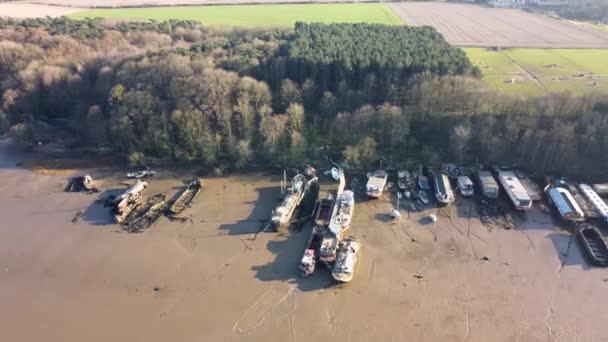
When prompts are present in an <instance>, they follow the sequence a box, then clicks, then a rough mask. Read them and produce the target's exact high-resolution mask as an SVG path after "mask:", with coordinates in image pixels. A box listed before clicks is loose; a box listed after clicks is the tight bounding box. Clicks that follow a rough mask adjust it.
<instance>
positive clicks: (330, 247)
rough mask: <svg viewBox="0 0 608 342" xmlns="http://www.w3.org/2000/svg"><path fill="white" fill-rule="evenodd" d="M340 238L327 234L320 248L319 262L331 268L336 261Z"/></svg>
mask: <svg viewBox="0 0 608 342" xmlns="http://www.w3.org/2000/svg"><path fill="white" fill-rule="evenodd" d="M338 240H339V239H338V237H336V235H334V234H333V233H331V232H327V233H326V234H325V235H324V236H323V240H322V241H321V247H320V248H319V261H320V262H322V263H323V264H325V265H327V266H329V265H331V264H333V263H334V261H336V250H337V249H338Z"/></svg>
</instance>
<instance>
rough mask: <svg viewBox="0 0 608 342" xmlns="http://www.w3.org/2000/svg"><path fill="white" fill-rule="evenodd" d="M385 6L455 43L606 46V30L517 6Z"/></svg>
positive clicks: (552, 46) (437, 4)
mask: <svg viewBox="0 0 608 342" xmlns="http://www.w3.org/2000/svg"><path fill="white" fill-rule="evenodd" d="M388 6H389V7H390V8H391V9H393V11H395V13H396V14H397V15H398V16H399V17H401V19H402V20H403V21H404V22H405V23H406V24H407V25H411V26H423V25H430V26H434V27H435V28H436V29H437V30H438V31H439V32H441V33H442V34H443V35H444V37H445V38H446V39H447V40H448V42H450V43H451V44H453V45H456V46H470V47H476V46H479V47H486V46H487V47H494V46H496V47H538V48H608V32H601V31H596V30H594V29H591V28H586V27H581V26H577V25H574V24H571V23H569V22H567V21H562V20H556V19H551V18H548V17H543V16H540V15H536V14H531V13H527V12H524V11H522V10H518V9H498V8H488V7H482V6H477V5H468V4H454V3H428V2H408V3H391V4H388Z"/></svg>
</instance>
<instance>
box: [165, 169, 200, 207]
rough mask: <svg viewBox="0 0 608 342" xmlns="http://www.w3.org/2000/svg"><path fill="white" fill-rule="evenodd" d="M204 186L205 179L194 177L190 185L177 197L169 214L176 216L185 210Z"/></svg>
mask: <svg viewBox="0 0 608 342" xmlns="http://www.w3.org/2000/svg"><path fill="white" fill-rule="evenodd" d="M202 188H203V181H202V180H201V179H200V178H195V179H193V180H192V181H191V182H190V183H188V185H187V186H186V187H185V188H184V190H183V192H182V193H181V194H180V195H179V196H178V197H177V199H176V200H175V202H173V204H171V207H169V210H168V211H167V214H168V215H170V216H175V215H178V214H179V213H181V212H182V211H184V210H185V209H186V208H187V207H188V206H189V205H190V203H192V201H193V200H194V199H195V198H196V196H198V194H199V193H200V192H201V189H202Z"/></svg>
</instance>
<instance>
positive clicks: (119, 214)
mask: <svg viewBox="0 0 608 342" xmlns="http://www.w3.org/2000/svg"><path fill="white" fill-rule="evenodd" d="M146 187H148V183H147V182H144V181H141V180H138V181H137V183H135V184H134V185H133V186H131V187H130V188H128V189H127V190H125V191H124V192H123V193H122V194H120V195H119V196H117V197H114V196H112V197H110V198H108V199H107V200H106V206H109V207H111V208H112V215H113V217H114V222H116V223H121V222H122V221H124V220H125V218H126V217H127V216H129V214H130V213H131V211H133V209H134V208H135V206H136V205H137V203H138V202H139V200H140V199H141V198H142V193H143V191H144V189H145V188H146Z"/></svg>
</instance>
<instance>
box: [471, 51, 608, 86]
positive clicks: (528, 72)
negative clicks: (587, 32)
mask: <svg viewBox="0 0 608 342" xmlns="http://www.w3.org/2000/svg"><path fill="white" fill-rule="evenodd" d="M464 51H465V52H466V53H467V55H468V56H469V59H470V60H471V61H472V62H473V64H475V65H477V66H478V67H479V68H480V69H481V71H482V73H483V76H484V80H485V81H486V82H487V83H488V85H489V86H491V87H493V88H495V89H496V90H499V91H501V92H507V93H518V94H524V95H543V94H547V93H551V92H561V91H569V92H572V93H576V94H583V93H588V92H602V93H608V63H606V62H605V61H607V60H608V50H605V49H604V50H602V49H506V50H501V51H493V50H491V49H484V48H465V49H464ZM512 79H514V80H515V82H514V83H511V82H510V81H511V80H512Z"/></svg>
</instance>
